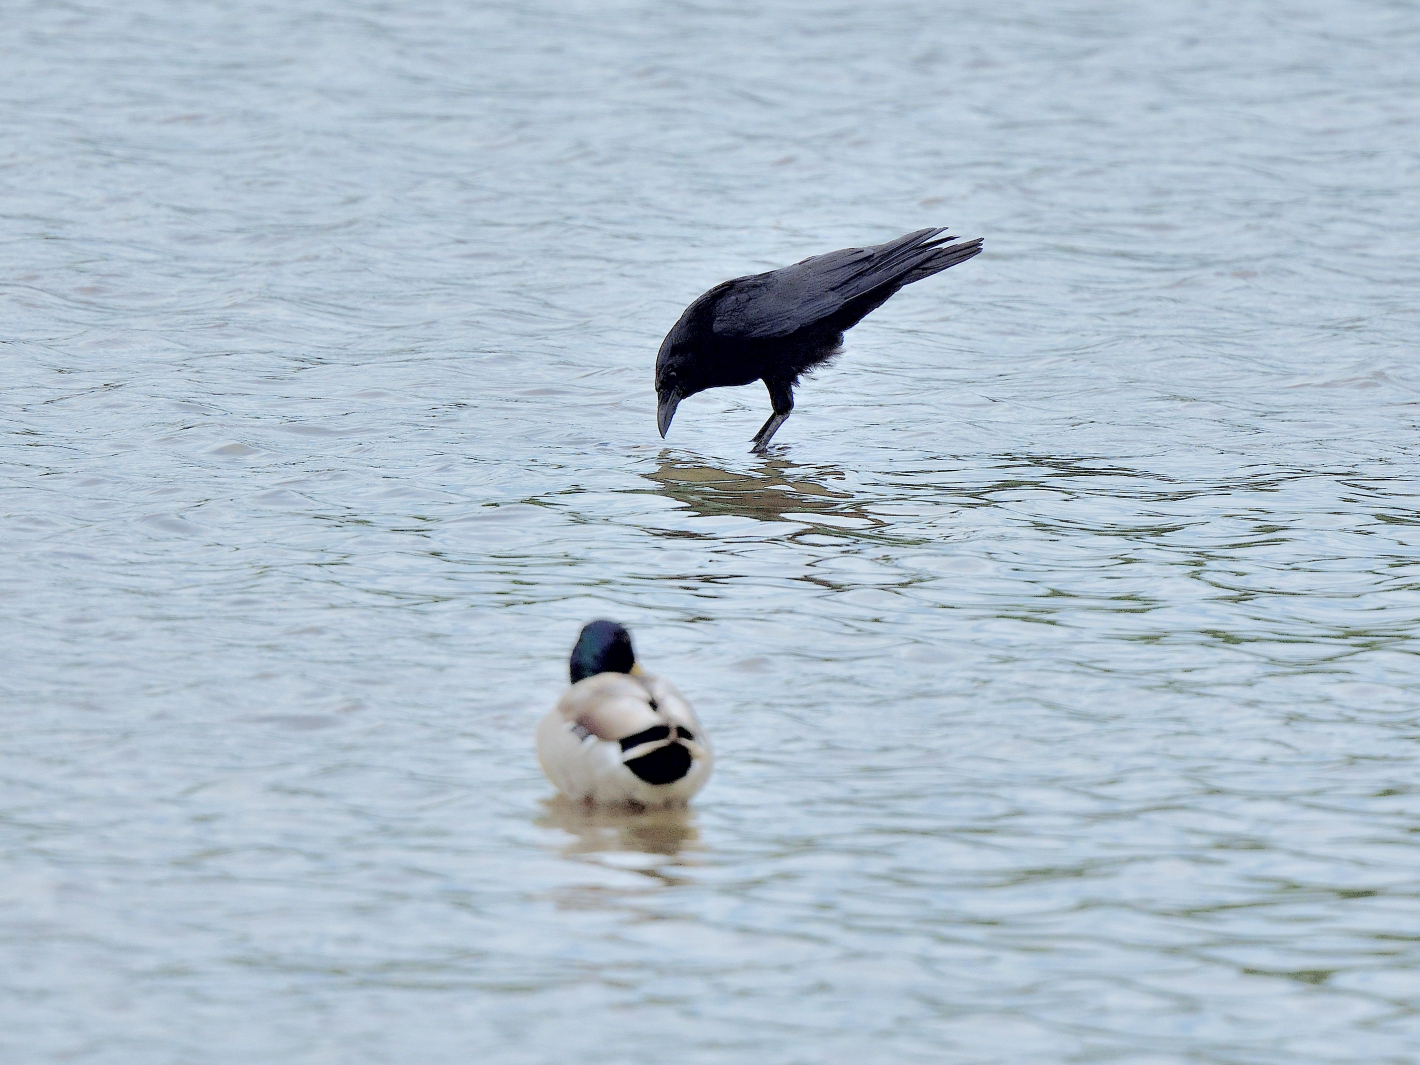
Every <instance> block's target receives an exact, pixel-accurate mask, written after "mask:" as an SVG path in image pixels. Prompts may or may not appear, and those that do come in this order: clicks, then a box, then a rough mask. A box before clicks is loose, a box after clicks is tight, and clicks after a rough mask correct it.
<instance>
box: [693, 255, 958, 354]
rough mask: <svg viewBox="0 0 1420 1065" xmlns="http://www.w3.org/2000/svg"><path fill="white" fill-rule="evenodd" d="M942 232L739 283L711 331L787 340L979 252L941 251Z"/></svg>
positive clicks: (730, 288)
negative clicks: (877, 293) (854, 303)
mask: <svg viewBox="0 0 1420 1065" xmlns="http://www.w3.org/2000/svg"><path fill="white" fill-rule="evenodd" d="M945 232H946V230H945V229H919V230H918V231H917V232H915V233H908V234H907V235H906V236H903V237H898V238H897V239H896V240H891V241H888V242H887V243H886V244H879V245H877V246H876V247H873V248H844V249H843V250H842V251H831V252H829V253H828V254H826V255H815V256H813V257H812V258H809V259H805V260H804V261H803V262H801V263H796V264H795V265H793V266H786V267H784V268H783V269H782V270H771V271H770V272H769V273H767V274H755V275H754V276H752V277H741V278H737V279H736V280H734V281H731V282H729V283H728V285H727V287H726V291H725V293H724V294H723V295H722V296H720V298H719V299H718V300H717V301H716V304H715V318H714V322H713V324H712V328H713V329H714V331H715V333H716V335H717V336H723V337H742V338H754V337H782V336H788V335H789V334H790V333H796V332H798V331H799V330H800V329H804V328H806V327H808V326H812V325H814V324H815V323H817V322H822V321H824V320H825V319H828V318H831V317H833V315H835V314H836V313H838V311H840V310H842V309H843V307H844V305H845V304H847V303H848V302H850V301H851V300H855V299H857V298H858V297H860V296H865V295H867V294H868V293H870V292H873V291H874V290H877V289H882V288H883V287H884V286H888V285H891V286H893V287H892V289H891V290H890V291H889V293H888V294H889V295H890V294H891V292H892V291H896V289H898V288H901V287H902V286H903V285H907V284H911V283H912V282H913V281H920V280H921V279H922V278H924V277H929V276H930V275H932V274H935V273H936V272H937V271H938V270H945V269H946V268H947V267H948V266H955V265H956V264H957V263H959V262H962V261H964V260H966V259H970V258H971V257H972V256H973V255H975V254H976V253H977V252H978V251H980V250H981V241H980V240H974V241H968V242H967V243H965V244H955V245H950V246H946V247H944V246H943V245H946V244H947V242H948V241H951V240H955V239H956V238H955V237H950V236H947V237H940V238H939V239H933V238H937V237H938V234H941V233H945ZM883 298H884V299H886V298H887V297H886V296H884V297H883Z"/></svg>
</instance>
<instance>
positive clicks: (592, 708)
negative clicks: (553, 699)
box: [557, 673, 665, 741]
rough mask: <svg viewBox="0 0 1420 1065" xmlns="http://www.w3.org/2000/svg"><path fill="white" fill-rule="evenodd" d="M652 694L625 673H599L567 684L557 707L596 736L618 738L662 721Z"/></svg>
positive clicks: (563, 715)
mask: <svg viewBox="0 0 1420 1065" xmlns="http://www.w3.org/2000/svg"><path fill="white" fill-rule="evenodd" d="M651 698H652V696H651V693H650V691H649V689H647V688H646V687H645V686H644V685H643V684H641V683H640V682H639V681H637V680H635V679H633V678H632V677H629V676H627V675H626V674H625V673H598V674H597V675H596V676H594V677H588V678H587V679H586V680H579V681H578V682H577V683H576V684H574V685H572V687H570V688H568V689H567V691H566V693H565V694H564V695H563V696H562V698H561V699H560V700H558V703H557V711H558V713H560V714H561V715H562V719H563V720H564V721H568V722H574V723H576V724H577V725H579V726H580V727H581V728H584V729H586V730H587V732H589V733H591V734H592V735H593V736H596V737H597V739H601V740H614V741H619V740H621V739H623V738H625V737H627V736H634V735H635V734H636V733H638V732H644V731H645V730H646V729H648V728H653V727H654V726H656V725H661V724H665V721H664V719H662V718H661V717H660V716H659V715H658V714H657V713H656V711H655V710H654V709H652V707H651Z"/></svg>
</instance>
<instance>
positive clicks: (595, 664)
mask: <svg viewBox="0 0 1420 1065" xmlns="http://www.w3.org/2000/svg"><path fill="white" fill-rule="evenodd" d="M639 672H641V669H640V667H639V666H637V665H636V654H635V652H634V651H632V650H631V633H629V632H627V631H626V630H625V629H624V628H622V627H621V626H620V625H618V624H617V623H616V622H614V621H593V622H592V623H591V624H589V625H586V626H584V627H583V629H582V634H581V635H580V636H578V637H577V646H576V647H574V648H572V683H573V684H576V683H577V682H578V681H579V680H585V679H586V678H587V677H595V676H596V675H597V674H598V673H639Z"/></svg>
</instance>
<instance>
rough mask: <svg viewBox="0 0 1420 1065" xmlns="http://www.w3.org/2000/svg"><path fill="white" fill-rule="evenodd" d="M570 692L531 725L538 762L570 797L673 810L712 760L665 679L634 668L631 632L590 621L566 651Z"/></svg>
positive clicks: (701, 779) (609, 623)
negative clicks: (570, 675) (533, 726)
mask: <svg viewBox="0 0 1420 1065" xmlns="http://www.w3.org/2000/svg"><path fill="white" fill-rule="evenodd" d="M571 672H572V687H570V688H568V689H567V692H566V694H564V695H563V696H562V698H561V699H559V700H558V701H557V705H556V706H554V707H553V708H552V709H551V710H549V711H548V712H547V715H546V716H545V717H544V718H543V719H542V721H540V722H539V723H538V726H537V760H538V761H539V762H540V763H541V764H542V771H543V772H544V773H546V774H547V778H548V779H549V780H551V781H552V783H553V784H555V785H556V786H557V790H558V791H560V792H562V794H564V795H566V796H567V797H568V798H570V799H580V800H581V801H583V802H587V803H605V804H613V805H616V804H627V805H631V806H642V807H644V806H678V805H683V804H684V803H685V802H687V801H688V800H689V799H690V797H691V796H692V795H694V794H695V793H696V792H697V791H699V790H700V788H701V787H702V786H703V785H704V783H705V781H706V778H708V777H709V776H710V767H711V763H712V762H713V759H714V755H713V754H712V752H711V749H710V741H709V739H708V738H707V737H706V736H705V733H704V730H703V729H702V728H701V727H700V720H699V719H698V718H697V717H696V716H695V711H694V710H692V709H691V708H690V704H689V703H687V702H686V701H685V698H684V696H682V695H681V694H680V692H678V691H676V690H675V688H673V687H672V686H671V684H670V682H669V681H666V680H663V679H661V678H660V677H652V676H648V675H647V674H645V673H643V672H642V671H641V667H640V666H638V665H637V664H636V656H635V654H634V653H633V652H632V650H631V635H630V633H628V632H627V631H626V630H625V629H624V628H622V627H621V626H620V625H618V624H616V622H614V621H593V622H592V623H591V624H590V625H587V626H586V627H585V628H583V629H582V633H581V635H580V636H579V637H578V638H577V645H576V646H575V647H574V648H572V660H571Z"/></svg>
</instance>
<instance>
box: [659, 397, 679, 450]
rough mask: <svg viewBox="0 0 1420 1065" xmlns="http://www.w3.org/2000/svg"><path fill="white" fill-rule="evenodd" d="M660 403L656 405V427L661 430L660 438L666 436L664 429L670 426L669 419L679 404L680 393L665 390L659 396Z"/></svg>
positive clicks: (673, 415) (672, 416)
mask: <svg viewBox="0 0 1420 1065" xmlns="http://www.w3.org/2000/svg"><path fill="white" fill-rule="evenodd" d="M660 400H661V402H660V404H659V405H658V406H657V407H656V427H657V428H658V429H660V430H661V439H662V440H664V439H665V438H666V430H667V429H669V428H670V427H671V419H672V418H674V417H675V409H676V407H678V406H680V393H679V392H667V393H665V394H664V395H662V396H661V397H660Z"/></svg>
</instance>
